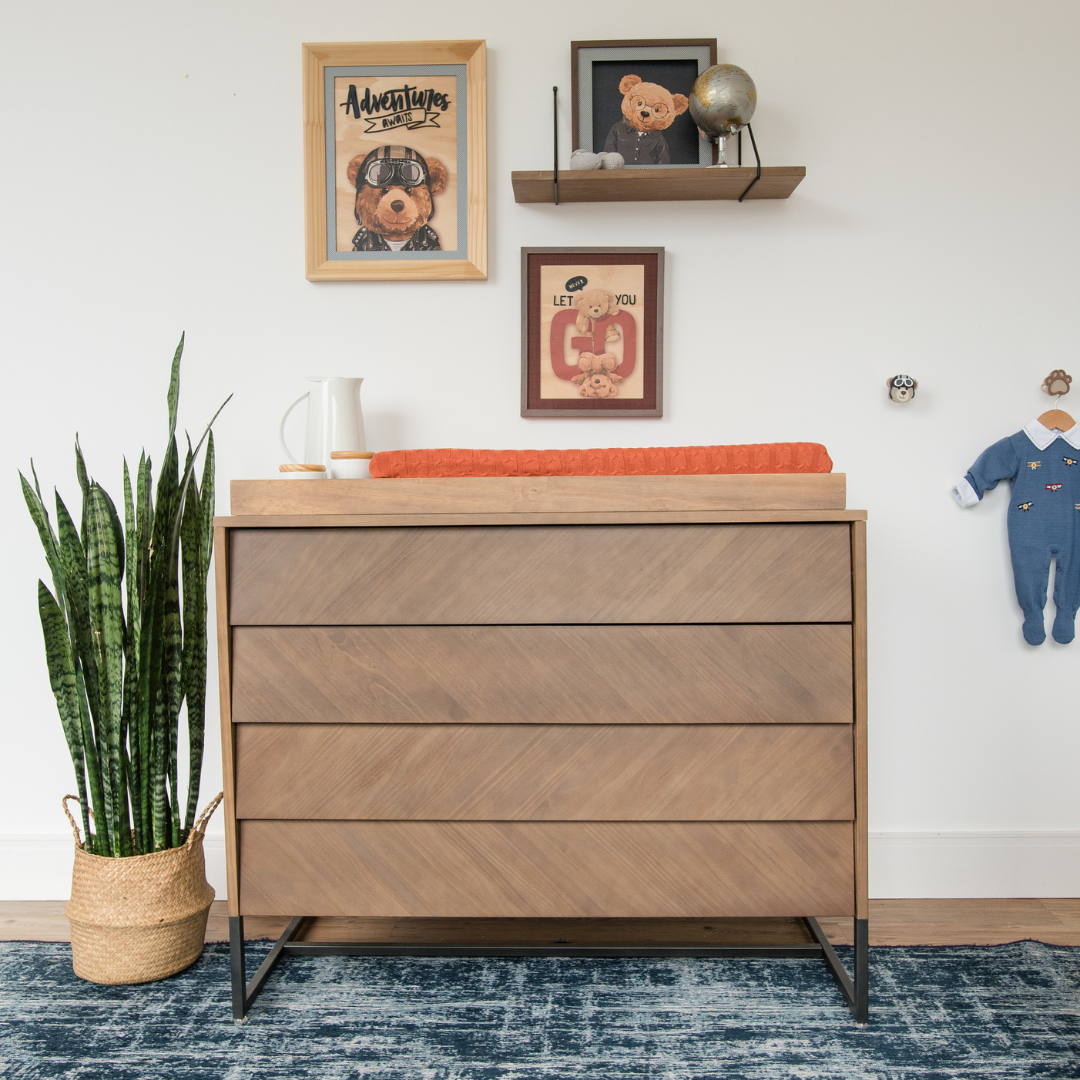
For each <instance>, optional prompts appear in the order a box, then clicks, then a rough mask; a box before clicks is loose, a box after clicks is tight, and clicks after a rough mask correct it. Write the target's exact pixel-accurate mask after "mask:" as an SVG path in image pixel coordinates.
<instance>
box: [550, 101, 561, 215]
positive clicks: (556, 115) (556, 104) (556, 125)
mask: <svg viewBox="0 0 1080 1080" xmlns="http://www.w3.org/2000/svg"><path fill="white" fill-rule="evenodd" d="M551 109H552V113H553V115H554V124H553V127H554V132H555V140H554V144H555V145H554V149H555V205H556V206H558V205H559V88H558V87H557V86H553V87H552V88H551Z"/></svg>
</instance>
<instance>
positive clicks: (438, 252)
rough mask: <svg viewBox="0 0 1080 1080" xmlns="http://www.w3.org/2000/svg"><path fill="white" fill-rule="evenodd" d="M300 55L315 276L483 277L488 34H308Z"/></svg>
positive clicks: (309, 242)
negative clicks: (477, 37) (352, 37)
mask: <svg viewBox="0 0 1080 1080" xmlns="http://www.w3.org/2000/svg"><path fill="white" fill-rule="evenodd" d="M303 64H304V225H305V256H306V267H307V278H308V280H309V281H363V280H369V281H374V280H394V281H402V280H406V281H407V280H444V281H461V280H467V279H486V278H487V50H486V45H485V43H484V42H483V41H383V42H333V43H307V44H305V45H304V46H303ZM429 221H430V224H429Z"/></svg>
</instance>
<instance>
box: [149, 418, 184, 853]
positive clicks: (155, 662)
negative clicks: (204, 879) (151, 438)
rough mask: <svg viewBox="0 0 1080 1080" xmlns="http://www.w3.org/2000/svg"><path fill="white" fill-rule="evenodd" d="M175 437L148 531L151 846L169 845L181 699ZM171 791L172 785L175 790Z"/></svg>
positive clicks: (177, 491) (164, 466) (164, 468)
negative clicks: (171, 799) (172, 781)
mask: <svg viewBox="0 0 1080 1080" xmlns="http://www.w3.org/2000/svg"><path fill="white" fill-rule="evenodd" d="M178 472H179V465H178V454H177V449H176V439H175V438H173V439H171V440H170V442H169V446H168V449H167V450H166V453H165V462H164V464H163V465H162V468H161V473H160V474H159V476H158V484H157V505H156V507H155V509H154V523H153V531H152V534H151V556H150V593H151V595H152V597H153V604H154V613H153V620H152V622H153V631H154V632H153V634H152V641H151V649H150V654H149V656H150V659H149V662H150V664H151V670H150V672H149V676H150V679H149V681H150V697H149V700H150V702H152V706H151V707H152V710H153V711H152V714H151V717H152V722H151V740H152V746H153V764H152V769H151V771H152V774H153V775H152V798H153V815H154V825H153V837H154V850H155V851H159V850H163V849H164V848H168V847H172V846H174V845H173V843H172V837H173V829H172V817H173V816H174V814H173V806H172V805H171V804H170V798H169V794H170V793H169V788H168V780H169V778H170V776H171V775H172V772H173V765H172V761H171V758H173V757H175V749H174V748H175V745H176V731H177V729H178V715H177V714H178V713H179V710H180V703H181V701H182V686H181V681H180V652H181V641H180V634H181V629H180V605H179V594H178V590H179V583H178V580H177V567H176V553H177V546H176V530H175V528H174V520H175V513H176V505H177V503H178V502H179V489H178V476H177V474H178ZM173 791H175V786H174V788H173Z"/></svg>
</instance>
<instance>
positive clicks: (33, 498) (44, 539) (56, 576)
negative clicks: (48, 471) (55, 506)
mask: <svg viewBox="0 0 1080 1080" xmlns="http://www.w3.org/2000/svg"><path fill="white" fill-rule="evenodd" d="M30 469H31V472H33V469H34V463H33V462H30ZM19 481H20V483H21V484H22V493H23V498H24V499H25V500H26V508H27V509H28V510H29V511H30V518H31V520H32V521H33V522H34V526H35V527H36V528H37V532H38V537H39V539H40V540H41V546H42V547H43V548H44V549H45V561H46V562H47V563H48V564H49V573H51V574H52V580H53V588H54V589H55V590H56V595H57V596H63V593H64V570H63V565H62V563H61V561H60V551H59V547H58V544H57V541H56V535H55V534H54V533H53V529H52V523H51V522H50V521H49V512H48V511H47V510H46V509H45V504H44V503H43V502H42V501H41V490H40V488H39V486H38V482H37V473H34V486H33V487H31V486H30V484H29V482H28V481H27V479H26V477H25V476H23V474H22V473H21V472H20V473H19Z"/></svg>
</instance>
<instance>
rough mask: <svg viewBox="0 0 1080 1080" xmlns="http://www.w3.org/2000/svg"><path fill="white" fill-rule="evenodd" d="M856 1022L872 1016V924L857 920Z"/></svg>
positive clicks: (866, 1020)
mask: <svg viewBox="0 0 1080 1080" xmlns="http://www.w3.org/2000/svg"><path fill="white" fill-rule="evenodd" d="M851 1011H852V1012H853V1013H854V1014H855V1023H856V1024H865V1023H868V1021H869V1016H870V924H869V921H868V920H867V919H856V920H855V1001H854V1002H853V1004H852V1006H851Z"/></svg>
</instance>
